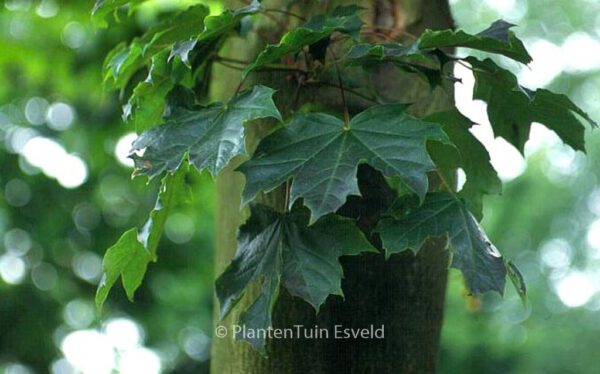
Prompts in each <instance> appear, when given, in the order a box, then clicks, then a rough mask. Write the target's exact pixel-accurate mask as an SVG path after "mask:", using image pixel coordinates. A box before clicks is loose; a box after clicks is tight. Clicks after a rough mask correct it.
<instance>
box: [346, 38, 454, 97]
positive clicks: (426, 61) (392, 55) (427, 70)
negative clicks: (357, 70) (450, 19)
mask: <svg viewBox="0 0 600 374" xmlns="http://www.w3.org/2000/svg"><path fill="white" fill-rule="evenodd" d="M345 61H346V63H347V65H349V66H362V67H363V68H365V69H367V70H368V69H371V68H373V67H374V66H377V65H378V64H380V63H384V62H389V63H392V64H394V65H395V66H396V67H398V68H399V69H402V70H404V71H406V72H409V73H415V74H417V75H418V76H419V77H420V78H422V79H424V80H425V81H426V82H427V83H429V85H430V87H432V88H434V87H436V86H438V85H441V83H442V76H443V74H442V71H441V66H442V64H441V62H440V61H439V59H438V57H437V56H436V55H435V54H434V53H430V52H427V51H422V50H419V49H418V48H417V45H416V44H414V43H413V44H411V45H407V46H405V45H402V44H398V43H385V44H369V43H362V44H357V45H355V46H353V47H352V49H350V51H349V52H348V54H347V55H346V58H345Z"/></svg>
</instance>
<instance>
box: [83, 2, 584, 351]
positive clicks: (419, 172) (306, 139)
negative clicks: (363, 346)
mask: <svg viewBox="0 0 600 374" xmlns="http://www.w3.org/2000/svg"><path fill="white" fill-rule="evenodd" d="M137 3H138V2H128V1H122V0H121V1H103V0H101V1H98V2H97V4H96V6H95V8H94V18H95V19H96V20H97V22H98V23H99V24H101V25H105V24H106V22H107V19H109V18H110V14H111V13H113V12H118V11H119V10H120V9H121V8H122V7H123V6H129V8H130V9H133V8H134V7H135V5H136V4H137ZM282 11H283V10H282ZM361 11H362V9H361V8H360V7H357V6H343V7H337V8H335V9H332V10H331V11H329V12H326V13H323V14H318V15H314V16H312V17H310V18H309V19H308V20H306V21H305V22H304V21H303V22H302V23H301V24H300V25H299V26H297V27H291V28H290V29H289V30H288V31H287V32H286V33H285V34H284V35H283V36H281V38H280V39H279V40H278V42H276V43H273V44H268V45H266V46H265V47H264V49H262V50H261V51H259V52H258V53H257V54H256V56H255V58H254V59H253V60H251V61H237V60H231V61H230V60H228V59H227V58H225V57H222V56H220V55H219V48H220V46H221V45H223V43H224V42H225V41H226V39H227V38H229V37H230V36H231V35H233V34H236V33H240V32H242V28H243V26H244V25H243V23H244V22H246V21H247V20H248V19H249V18H250V19H253V18H252V17H255V18H256V17H261V16H266V15H268V14H269V9H266V8H264V7H263V6H261V4H260V3H259V2H257V1H253V2H252V3H251V4H249V5H247V6H245V7H243V8H239V9H235V10H225V11H224V12H223V13H221V14H218V15H209V11H208V9H207V8H206V7H205V6H203V5H195V6H192V7H190V8H189V9H187V10H184V11H182V12H180V13H179V14H178V15H177V16H175V17H174V18H172V19H169V20H166V21H165V22H162V23H161V24H159V25H158V26H155V27H153V28H151V29H149V30H148V31H147V32H146V33H145V34H144V35H143V36H141V37H139V38H137V39H135V40H132V41H131V42H129V43H123V44H120V45H118V46H117V47H116V48H115V49H114V50H113V52H111V53H110V54H109V55H108V56H107V58H106V62H105V67H104V80H105V84H106V86H107V88H109V89H119V90H122V91H123V92H126V93H128V94H129V97H127V98H126V99H124V118H125V119H126V121H127V122H129V123H131V124H132V125H133V126H135V129H136V131H137V132H138V133H139V137H138V138H137V140H136V141H135V142H134V143H133V149H132V153H131V157H132V158H133V159H134V161H135V171H134V175H136V176H139V175H144V176H147V177H149V178H154V177H159V176H162V177H163V179H162V182H161V190H160V193H159V196H158V198H157V204H156V208H155V209H154V210H153V211H152V212H151V213H150V218H149V219H148V221H147V223H146V224H145V225H144V226H143V228H142V229H141V230H138V229H136V228H133V229H131V230H128V231H127V232H125V233H124V234H123V236H122V237H121V238H120V239H119V241H118V242H117V243H116V244H115V245H114V246H112V247H111V248H109V249H108V250H107V252H106V255H105V259H104V262H103V269H104V274H105V275H104V277H103V281H102V282H101V284H100V286H99V288H98V292H97V297H96V302H97V304H98V306H99V307H100V306H102V304H103V303H104V301H105V300H106V297H107V295H108V292H109V290H110V288H111V287H112V286H113V285H114V283H115V282H116V281H117V280H118V279H119V278H121V280H122V284H123V287H124V288H125V291H126V293H127V295H128V296H129V298H131V299H132V298H133V295H134V293H135V290H136V289H137V288H138V287H139V285H140V284H141V282H142V279H143V276H144V273H145V271H146V268H147V266H148V264H149V263H150V262H152V261H156V259H157V246H158V242H159V239H160V236H161V232H162V229H163V226H164V222H165V219H166V215H167V214H168V211H169V206H170V205H171V204H176V200H177V199H178V196H179V195H181V194H183V193H182V192H180V191H181V190H182V189H184V188H185V174H186V173H187V172H188V169H189V167H190V166H192V167H194V168H196V169H198V170H199V171H202V170H207V171H208V172H210V173H211V174H212V175H213V176H217V175H218V174H219V172H220V171H221V170H222V169H223V168H225V167H226V166H227V165H229V164H230V163H231V161H232V160H233V159H234V158H235V157H240V156H241V157H249V158H248V159H247V160H246V161H245V162H244V163H242V164H241V165H240V166H239V167H238V168H237V171H238V172H240V173H243V175H244V177H245V180H246V184H245V189H244V192H243V205H244V206H245V205H246V204H247V205H249V206H250V208H249V211H250V216H249V218H248V220H247V221H246V223H245V224H244V225H243V226H242V227H240V229H239V234H238V248H237V253H236V255H235V257H234V259H233V260H232V262H231V264H230V265H229V267H227V269H226V270H225V271H224V272H223V273H222V274H221V275H220V277H219V278H218V279H217V281H216V294H217V297H218V299H219V302H220V311H221V312H220V314H221V318H224V317H225V316H227V315H228V314H230V312H231V311H232V310H233V309H235V308H236V307H239V304H238V301H239V300H240V299H241V298H242V297H243V295H244V293H245V291H246V290H247V288H248V287H249V286H250V285H254V284H257V283H258V284H259V285H260V291H259V292H258V293H256V294H255V295H254V298H253V300H252V303H251V304H250V306H248V307H247V308H245V309H244V310H243V311H241V315H240V318H239V323H240V324H243V325H247V326H250V327H254V328H263V329H266V328H268V327H270V326H271V325H272V314H273V311H274V308H275V305H276V301H277V299H278V296H279V293H280V292H281V291H280V289H281V288H283V289H285V290H287V292H289V293H290V294H291V295H293V296H297V297H299V298H301V299H303V300H304V301H306V302H307V303H309V304H310V305H312V306H313V307H314V308H315V310H316V311H318V310H319V308H320V307H321V305H322V304H323V303H324V302H325V301H326V299H327V297H328V296H329V295H342V294H343V291H342V288H341V280H342V277H343V268H342V265H341V264H340V263H339V258H340V257H342V256H360V255H361V254H363V253H368V252H374V253H385V256H386V257H389V256H393V255H395V254H398V253H400V252H405V251H407V250H412V251H413V252H415V253H417V252H418V251H419V250H420V248H421V247H422V246H424V245H425V243H426V242H427V241H428V240H429V239H431V238H442V239H444V240H445V242H446V243H447V246H448V248H449V250H450V252H451V253H452V261H451V266H453V267H456V268H458V269H459V270H460V271H461V272H462V273H463V276H464V279H465V283H466V286H467V287H468V289H469V291H470V292H471V293H473V294H481V293H485V292H488V291H496V292H498V293H500V294H502V293H503V292H504V287H505V278H506V276H507V274H508V275H509V279H510V280H511V281H512V282H513V284H514V285H515V287H516V289H517V292H519V294H520V295H521V296H522V297H523V298H524V297H525V293H526V292H525V290H526V287H525V285H524V283H523V279H522V277H521V276H520V274H519V272H518V269H517V267H516V266H515V264H513V263H511V262H510V261H507V260H505V259H504V258H503V257H502V255H501V249H500V251H499V250H498V249H496V248H495V246H494V245H493V244H492V243H490V241H489V239H488V238H487V236H486V235H485V233H484V231H483V229H482V227H481V226H480V224H479V220H480V219H481V217H482V203H483V196H485V195H487V194H497V193H499V192H500V191H501V182H500V180H499V178H498V176H497V174H496V172H495V171H494V169H493V167H492V166H491V164H490V162H489V155H488V154H487V151H486V150H485V147H484V146H483V145H482V144H481V143H480V142H479V141H478V140H477V139H476V138H475V137H474V136H473V135H472V133H471V132H470V131H469V129H470V128H471V126H472V125H473V123H472V121H471V120H469V119H468V118H467V117H465V116H463V115H462V114H461V113H460V112H458V110H457V109H456V108H450V109H446V110H443V111H438V112H435V113H430V114H428V115H427V116H423V117H419V116H417V115H414V114H411V113H410V103H401V102H387V101H386V100H384V99H383V98H382V97H380V96H379V95H378V94H377V92H376V90H374V89H366V90H363V91H366V92H361V93H358V92H357V93H356V95H357V96H360V97H361V98H363V99H364V100H366V101H368V102H370V103H371V105H370V106H369V107H368V108H365V109H364V110H362V111H360V112H358V113H352V115H351V114H350V112H349V110H348V106H347V103H346V98H345V95H346V94H347V93H349V92H350V91H351V90H353V89H354V87H352V82H348V81H345V80H344V78H343V77H342V74H341V73H340V71H344V69H358V70H360V71H363V72H369V71H371V70H372V69H376V68H377V67H379V66H382V65H389V64H392V65H393V66H395V67H397V68H398V69H400V71H402V72H403V73H405V74H410V75H415V76H417V77H419V78H421V79H422V80H423V81H424V82H426V83H427V84H428V86H429V87H430V88H431V89H435V88H439V87H442V88H444V89H452V84H453V83H455V81H456V78H454V77H453V76H452V75H451V74H450V73H449V66H451V65H452V64H457V63H458V64H463V65H465V66H467V67H468V68H469V69H471V70H472V71H473V74H474V77H475V86H474V89H473V97H474V98H475V99H479V100H483V101H485V102H486V103H487V111H488V115H489V119H490V123H491V125H492V128H493V130H494V134H495V135H496V136H499V137H503V138H505V139H506V140H507V141H508V142H509V143H511V144H512V145H513V146H515V147H516V148H517V149H518V150H520V151H521V152H523V150H524V145H525V142H526V141H527V139H528V138H529V132H530V127H531V124H532V123H533V122H539V123H542V124H543V125H545V126H546V127H548V128H549V129H551V130H553V131H554V132H556V134H557V135H558V136H559V137H560V138H561V139H562V140H563V141H564V143H565V144H568V145H569V146H571V147H572V148H573V149H575V150H581V151H583V150H585V144H584V130H585V123H586V122H587V123H589V124H590V125H591V126H592V127H594V126H596V124H595V123H594V122H593V120H592V119H591V118H590V117H589V116H588V115H587V114H586V113H585V112H583V111H582V110H581V109H579V108H578V107H577V106H576V105H575V104H574V103H573V102H572V101H571V100H570V99H569V98H568V97H566V96H564V95H561V94H557V93H553V92H550V91H548V90H545V89H539V90H536V91H533V90H530V89H528V88H525V87H523V86H521V85H520V84H519V82H518V80H517V78H516V77H515V76H514V75H513V74H512V73H511V72H510V71H508V70H506V69H503V68H502V67H500V66H499V65H498V64H497V63H496V62H494V61H493V60H492V59H489V58H485V59H481V58H479V57H474V56H467V57H458V56H455V55H453V54H452V53H450V52H448V49H449V48H455V47H464V48H468V49H472V50H477V51H480V52H485V53H488V54H493V55H501V56H504V57H506V58H510V59H513V60H515V61H517V62H519V63H524V64H526V63H528V62H530V61H531V57H530V56H529V54H528V53H527V51H526V49H525V47H524V46H523V43H522V42H521V41H520V40H519V39H518V38H517V37H516V36H515V34H514V33H513V32H512V31H511V27H512V26H513V25H511V24H509V23H507V22H504V21H501V20H499V21H496V22H494V23H493V24H492V25H491V26H490V27H489V28H487V29H486V30H483V31H481V32H480V33H477V34H468V33H466V32H464V31H460V30H459V31H455V30H427V31H425V32H424V33H422V34H421V35H419V36H417V37H416V38H415V39H414V40H413V41H411V42H405V43H398V42H390V41H384V42H374V41H373V40H364V38H362V37H361V34H360V31H361V27H362V25H363V24H362V20H361V17H360V13H361ZM283 12H285V11H283ZM296 18H301V16H298V15H296ZM334 38H335V40H334ZM340 40H341V41H340ZM334 43H338V45H336V46H335V48H334ZM339 44H341V45H342V47H340V46H339ZM330 48H332V51H331V52H332V53H331V54H329V55H328V54H327V53H326V52H327V50H329V49H330ZM333 49H335V54H333ZM340 51H342V52H343V54H339V53H340ZM338 54H339V55H338ZM324 56H329V57H327V58H326V57H324ZM282 60H285V61H287V62H289V61H294V62H293V63H290V64H285V63H282ZM296 60H297V61H303V62H302V63H295V61H296ZM217 63H223V64H232V65H233V66H235V67H237V68H238V69H239V70H240V84H239V89H238V90H237V92H236V93H235V95H233V96H232V97H231V98H230V99H229V100H228V101H227V102H226V103H210V102H209V100H210V97H209V95H208V93H207V91H206V87H205V84H206V82H205V79H204V77H205V76H206V75H207V74H210V70H211V67H212V65H213V64H217ZM271 70H277V71H280V70H283V71H289V72H290V74H292V73H293V74H300V76H302V77H303V79H304V80H308V81H310V82H311V83H313V84H315V83H323V84H329V85H334V86H336V87H337V88H339V89H340V95H341V100H342V102H343V104H344V107H343V108H342V110H339V111H333V110H331V109H330V108H323V107H321V106H320V105H319V103H312V104H313V105H308V104H305V105H302V106H298V107H296V108H293V109H292V110H290V109H289V108H286V110H285V111H284V110H281V109H279V108H278V105H277V100H274V99H273V97H274V95H276V91H275V90H274V89H273V88H269V87H267V86H265V85H259V84H252V80H251V79H249V78H251V77H252V75H253V74H254V73H256V72H261V71H262V72H268V71H271ZM140 72H146V73H147V75H146V77H145V78H140V77H139V73H140ZM332 76H333V79H332V78H331V77H332ZM300 85H301V84H300ZM132 87H133V88H132ZM359 88H364V87H359ZM201 103H202V104H201ZM309 104H310V103H309ZM259 119H269V121H270V123H271V125H272V128H273V130H272V132H270V133H269V134H268V135H267V136H265V137H263V138H262V139H261V140H260V142H259V143H258V146H257V147H256V150H255V151H254V152H253V153H252V155H251V157H250V156H248V155H247V152H246V142H247V139H246V134H245V133H246V131H245V128H248V127H251V126H254V125H256V120H259ZM365 164H366V165H368V166H369V167H370V168H372V170H373V173H376V174H377V175H378V176H379V177H381V179H382V180H383V182H382V183H384V184H385V188H388V189H390V190H392V191H393V192H394V194H395V198H394V201H393V202H392V203H391V204H380V205H379V206H378V207H377V208H378V209H379V210H380V211H378V212H377V214H376V216H377V222H375V223H374V224H371V225H369V226H368V227H365V226H364V225H360V224H357V217H348V216H347V215H345V214H344V212H343V207H344V204H346V202H347V201H349V199H350V198H351V197H357V196H360V195H361V190H360V188H359V184H360V180H359V179H360V178H359V177H358V176H357V173H359V172H360V167H361V166H364V165H365ZM457 168H462V169H463V170H464V172H465V174H466V183H465V185H464V186H463V188H462V189H461V190H460V191H456V188H455V183H454V174H455V171H456V170H457ZM432 175H433V176H435V177H436V178H438V179H439V180H440V183H430V180H431V176H432ZM276 189H283V190H284V191H285V196H286V199H285V202H284V204H282V205H283V206H281V207H267V206H265V205H262V204H260V201H261V200H260V196H264V194H266V193H269V192H271V191H274V190H276ZM249 342H250V343H251V345H252V346H253V347H254V348H256V349H257V350H259V351H261V352H265V344H266V342H265V341H264V339H251V340H250V341H249Z"/></svg>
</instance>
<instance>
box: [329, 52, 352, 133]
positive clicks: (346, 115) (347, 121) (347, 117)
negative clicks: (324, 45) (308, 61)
mask: <svg viewBox="0 0 600 374" xmlns="http://www.w3.org/2000/svg"><path fill="white" fill-rule="evenodd" d="M331 55H332V56H333V60H334V61H336V62H335V72H336V74H337V80H338V84H339V88H340V95H341V97H342V105H343V106H344V127H345V128H349V127H350V113H349V112H348V102H347V101H346V92H345V91H344V83H343V82H342V73H341V72H340V66H339V65H338V63H337V57H336V56H335V54H334V53H333V51H331Z"/></svg>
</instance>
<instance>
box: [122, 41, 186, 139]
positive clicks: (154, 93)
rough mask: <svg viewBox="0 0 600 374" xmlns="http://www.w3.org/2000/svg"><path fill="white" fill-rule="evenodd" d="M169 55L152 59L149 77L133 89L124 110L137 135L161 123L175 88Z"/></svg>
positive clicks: (156, 56) (165, 52)
mask: <svg viewBox="0 0 600 374" xmlns="http://www.w3.org/2000/svg"><path fill="white" fill-rule="evenodd" d="M167 54H168V51H164V52H163V53H159V54H157V55H155V56H153V57H152V65H151V67H150V71H149V73H148V77H147V78H146V80H144V81H142V82H140V83H138V85H137V86H136V87H135V88H134V89H133V93H132V95H131V97H130V98H129V101H128V102H127V105H126V106H125V108H124V110H123V112H124V117H125V120H127V121H128V122H129V123H132V124H133V125H134V126H135V131H136V132H137V133H141V132H143V131H145V130H147V129H149V128H150V127H151V126H153V125H155V124H157V123H160V121H161V119H162V117H163V113H164V111H165V98H166V97H167V95H168V94H169V92H171V90H172V89H173V87H174V86H175V83H176V82H175V80H174V79H172V77H171V66H170V65H169V64H168V63H167Z"/></svg>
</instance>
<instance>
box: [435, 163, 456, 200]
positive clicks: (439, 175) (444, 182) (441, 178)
mask: <svg viewBox="0 0 600 374" xmlns="http://www.w3.org/2000/svg"><path fill="white" fill-rule="evenodd" d="M435 172H436V173H437V175H438V177H439V178H440V180H441V181H442V185H443V186H444V187H446V190H448V192H449V193H450V194H451V195H452V196H454V198H455V199H457V197H456V191H454V189H453V188H452V187H450V184H449V183H448V181H447V180H446V178H445V177H444V174H442V173H441V172H440V169H435Z"/></svg>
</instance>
